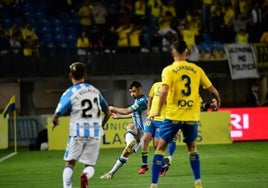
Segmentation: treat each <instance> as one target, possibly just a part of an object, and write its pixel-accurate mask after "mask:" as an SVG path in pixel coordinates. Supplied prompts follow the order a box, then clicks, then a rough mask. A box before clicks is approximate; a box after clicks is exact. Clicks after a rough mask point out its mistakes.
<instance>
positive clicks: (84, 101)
mask: <svg viewBox="0 0 268 188" xmlns="http://www.w3.org/2000/svg"><path fill="white" fill-rule="evenodd" d="M69 76H70V79H71V81H72V83H73V85H72V86H71V87H69V88H68V89H67V90H66V91H65V92H64V93H63V94H62V96H61V97H60V100H59V103H58V105H57V108H56V110H55V113H54V116H53V120H52V121H53V125H52V130H54V128H55V127H56V126H57V125H58V124H59V117H60V116H62V115H64V114H65V113H66V112H68V111H69V112H70V123H69V127H70V128H69V139H68V142H67V146H66V150H65V154H64V160H65V161H66V163H65V168H64V170H63V187H64V188H71V187H72V179H73V178H72V176H73V168H74V166H75V163H76V161H79V162H81V163H83V164H84V165H85V168H84V170H83V173H82V174H81V188H85V187H87V186H88V185H87V184H88V179H89V178H91V177H92V176H93V175H94V172H95V170H94V168H95V165H96V162H97V158H98V155H99V149H100V140H101V137H102V135H103V126H104V124H105V123H106V122H107V121H108V119H109V117H110V111H109V108H108V105H107V102H106V100H105V99H104V97H103V96H102V94H101V93H100V91H99V90H98V89H97V88H95V87H94V86H92V85H90V84H89V83H86V78H87V69H86V65H85V64H83V63H80V62H76V63H73V64H72V65H71V66H70V73H69ZM101 111H102V112H103V114H104V115H102V114H101Z"/></svg>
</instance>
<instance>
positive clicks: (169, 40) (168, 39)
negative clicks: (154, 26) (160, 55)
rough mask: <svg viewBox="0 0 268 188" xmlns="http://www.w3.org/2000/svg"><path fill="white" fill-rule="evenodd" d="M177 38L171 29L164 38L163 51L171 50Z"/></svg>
mask: <svg viewBox="0 0 268 188" xmlns="http://www.w3.org/2000/svg"><path fill="white" fill-rule="evenodd" d="M176 40H177V36H176V35H175V34H174V33H172V32H171V31H169V32H167V34H166V36H164V37H163V38H162V51H163V52H170V50H171V45H172V44H173V43H174V42H175V41H176Z"/></svg>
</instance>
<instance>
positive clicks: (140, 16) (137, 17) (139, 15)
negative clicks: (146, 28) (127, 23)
mask: <svg viewBox="0 0 268 188" xmlns="http://www.w3.org/2000/svg"><path fill="white" fill-rule="evenodd" d="M145 17H146V1H145V0H136V1H135V3H134V23H135V24H139V23H140V22H143V21H144V20H145Z"/></svg>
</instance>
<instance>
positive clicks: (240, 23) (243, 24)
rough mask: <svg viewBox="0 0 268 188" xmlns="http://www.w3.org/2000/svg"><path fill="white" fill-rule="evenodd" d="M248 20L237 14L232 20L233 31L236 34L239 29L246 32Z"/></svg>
mask: <svg viewBox="0 0 268 188" xmlns="http://www.w3.org/2000/svg"><path fill="white" fill-rule="evenodd" d="M248 22H249V19H245V18H244V17H243V15H242V14H238V15H237V18H236V19H234V20H233V25H234V30H235V31H236V32H237V33H238V32H239V31H240V30H241V29H243V30H246V28H247V23H248Z"/></svg>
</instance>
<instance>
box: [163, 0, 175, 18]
mask: <svg viewBox="0 0 268 188" xmlns="http://www.w3.org/2000/svg"><path fill="white" fill-rule="evenodd" d="M174 3H175V1H174V0H167V1H166V3H164V4H163V6H162V16H163V15H166V13H167V12H170V13H171V15H172V16H173V17H177V13H176V9H175V6H174Z"/></svg>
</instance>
